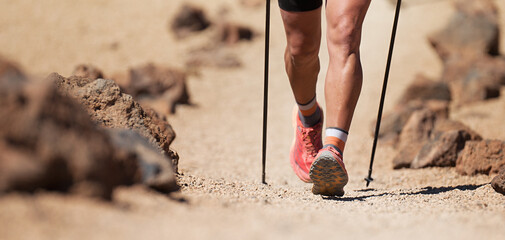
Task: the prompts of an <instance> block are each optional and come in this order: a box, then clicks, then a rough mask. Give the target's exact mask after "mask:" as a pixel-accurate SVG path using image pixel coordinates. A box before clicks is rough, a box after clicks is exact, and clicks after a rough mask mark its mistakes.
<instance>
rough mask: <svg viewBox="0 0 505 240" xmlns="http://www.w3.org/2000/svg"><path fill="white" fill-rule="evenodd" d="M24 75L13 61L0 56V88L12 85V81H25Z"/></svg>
mask: <svg viewBox="0 0 505 240" xmlns="http://www.w3.org/2000/svg"><path fill="white" fill-rule="evenodd" d="M26 79H27V77H26V75H25V74H24V73H23V72H22V71H21V69H20V68H19V67H18V66H17V65H16V64H15V63H13V62H9V61H8V60H6V59H4V58H2V57H1V56H0V84H5V85H0V90H1V89H7V88H9V87H12V83H13V82H17V81H26Z"/></svg>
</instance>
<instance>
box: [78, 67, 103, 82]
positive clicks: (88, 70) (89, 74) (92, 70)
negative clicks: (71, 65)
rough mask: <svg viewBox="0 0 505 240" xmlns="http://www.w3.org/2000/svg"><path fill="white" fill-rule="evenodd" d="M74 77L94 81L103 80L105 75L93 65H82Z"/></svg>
mask: <svg viewBox="0 0 505 240" xmlns="http://www.w3.org/2000/svg"><path fill="white" fill-rule="evenodd" d="M72 75H74V76H76V77H83V78H91V79H93V80H95V79H99V78H103V73H102V71H101V70H100V69H98V68H96V67H95V66H93V65H89V64H81V65H78V66H77V67H75V69H74V72H73V73H72Z"/></svg>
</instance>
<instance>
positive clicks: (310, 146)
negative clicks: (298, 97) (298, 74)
mask: <svg viewBox="0 0 505 240" xmlns="http://www.w3.org/2000/svg"><path fill="white" fill-rule="evenodd" d="M293 115H294V119H293V123H294V124H293V125H294V127H295V140H294V142H293V146H292V147H291V151H290V154H289V160H290V162H291V167H292V168H293V170H294V172H295V174H296V176H298V177H299V178H300V179H301V180H302V181H304V182H312V181H311V180H310V177H309V169H310V166H311V165H312V162H314V159H315V158H316V155H317V152H318V151H319V149H321V148H322V147H323V143H322V138H321V134H322V130H323V116H322V113H321V120H320V121H319V123H317V124H316V125H314V126H312V127H304V126H303V124H302V122H301V121H300V117H299V116H298V108H296V107H295V109H294V114H293Z"/></svg>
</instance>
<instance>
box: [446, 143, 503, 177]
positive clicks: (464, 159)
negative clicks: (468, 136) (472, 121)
mask: <svg viewBox="0 0 505 240" xmlns="http://www.w3.org/2000/svg"><path fill="white" fill-rule="evenodd" d="M504 166H505V142H503V141H500V140H483V141H468V142H466V144H465V148H464V149H463V151H462V152H461V155H460V156H459V158H458V160H457V162H456V171H457V172H458V173H459V174H462V175H475V174H490V173H497V172H498V171H499V170H500V168H502V167H504Z"/></svg>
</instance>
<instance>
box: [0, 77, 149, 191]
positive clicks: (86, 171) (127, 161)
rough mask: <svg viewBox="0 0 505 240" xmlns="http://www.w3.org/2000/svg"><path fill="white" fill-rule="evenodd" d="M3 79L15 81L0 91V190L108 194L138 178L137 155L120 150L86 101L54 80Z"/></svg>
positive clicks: (2, 82)
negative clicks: (96, 121)
mask: <svg viewBox="0 0 505 240" xmlns="http://www.w3.org/2000/svg"><path fill="white" fill-rule="evenodd" d="M17 75H18V74H14V76H17ZM15 78H16V77H15ZM0 82H1V84H0V85H1V86H2V88H3V87H6V86H9V85H11V86H12V87H8V91H2V92H1V94H0V116H2V117H1V118H0V152H1V153H2V154H0V192H10V191H28V192H33V191H36V190H38V189H47V190H56V191H63V192H72V193H76V194H80V195H85V196H95V197H103V198H110V196H111V191H112V189H113V188H114V187H116V186H119V185H129V184H133V183H135V182H138V181H139V180H140V179H139V177H140V172H139V168H138V165H137V161H136V160H135V158H134V156H132V155H130V154H128V153H126V152H123V151H116V149H115V147H114V145H113V144H112V143H111V141H110V139H109V136H108V134H107V133H106V132H104V131H103V130H101V129H99V128H97V127H96V126H95V124H94V123H93V121H92V120H91V119H90V117H89V115H88V113H87V112H86V111H85V110H84V109H83V108H82V106H81V105H79V104H78V103H76V102H74V100H73V99H71V98H69V97H67V96H65V95H63V94H61V93H60V92H59V91H58V90H57V89H56V88H55V86H54V85H53V84H51V83H49V82H29V83H24V82H20V81H5V78H0Z"/></svg>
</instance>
